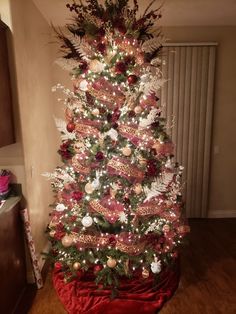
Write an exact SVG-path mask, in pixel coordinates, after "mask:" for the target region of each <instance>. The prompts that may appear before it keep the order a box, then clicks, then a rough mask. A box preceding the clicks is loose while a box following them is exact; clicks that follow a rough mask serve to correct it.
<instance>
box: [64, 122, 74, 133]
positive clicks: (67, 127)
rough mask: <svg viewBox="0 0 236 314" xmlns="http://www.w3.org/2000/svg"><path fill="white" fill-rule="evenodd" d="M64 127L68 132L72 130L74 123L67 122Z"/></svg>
mask: <svg viewBox="0 0 236 314" xmlns="http://www.w3.org/2000/svg"><path fill="white" fill-rule="evenodd" d="M66 129H67V131H68V132H73V131H74V129H75V124H74V123H73V122H69V123H67V126H66Z"/></svg>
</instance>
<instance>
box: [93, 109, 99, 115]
mask: <svg viewBox="0 0 236 314" xmlns="http://www.w3.org/2000/svg"><path fill="white" fill-rule="evenodd" d="M99 113H100V111H99V109H98V108H95V109H93V111H92V114H93V115H94V116H98V115H99Z"/></svg>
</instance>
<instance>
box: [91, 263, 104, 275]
mask: <svg viewBox="0 0 236 314" xmlns="http://www.w3.org/2000/svg"><path fill="white" fill-rule="evenodd" d="M102 269H103V266H102V265H96V266H94V269H93V272H94V274H95V275H96V274H97V273H98V272H100V271H101V270H102Z"/></svg>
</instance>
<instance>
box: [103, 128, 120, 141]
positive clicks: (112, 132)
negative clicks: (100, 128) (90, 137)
mask: <svg viewBox="0 0 236 314" xmlns="http://www.w3.org/2000/svg"><path fill="white" fill-rule="evenodd" d="M105 135H106V136H110V138H111V139H112V140H113V141H116V140H117V138H118V132H117V131H116V130H115V129H113V128H111V129H110V130H109V131H108V132H106V133H105Z"/></svg>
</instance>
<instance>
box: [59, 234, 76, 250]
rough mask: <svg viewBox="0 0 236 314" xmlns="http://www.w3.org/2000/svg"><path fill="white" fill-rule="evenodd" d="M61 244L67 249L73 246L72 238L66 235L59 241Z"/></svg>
mask: <svg viewBox="0 0 236 314" xmlns="http://www.w3.org/2000/svg"><path fill="white" fill-rule="evenodd" d="M61 243H62V245H63V246H64V247H69V246H71V245H72V244H73V238H72V237H71V236H70V235H69V234H66V235H65V236H64V237H63V238H62V239H61Z"/></svg>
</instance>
